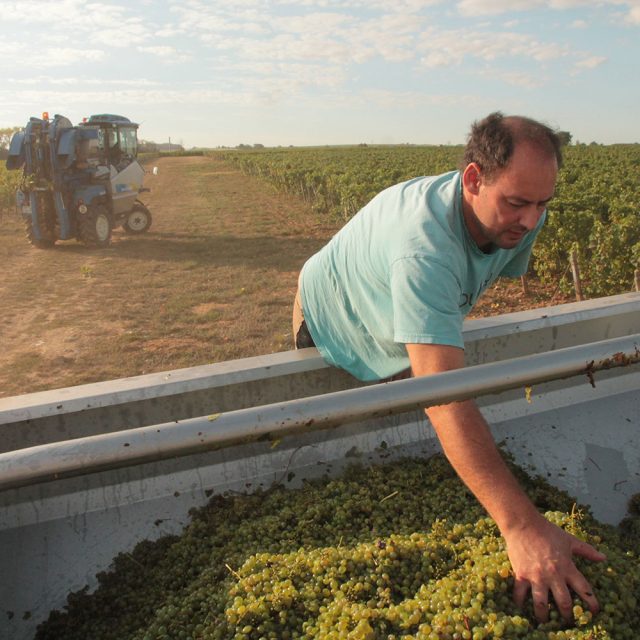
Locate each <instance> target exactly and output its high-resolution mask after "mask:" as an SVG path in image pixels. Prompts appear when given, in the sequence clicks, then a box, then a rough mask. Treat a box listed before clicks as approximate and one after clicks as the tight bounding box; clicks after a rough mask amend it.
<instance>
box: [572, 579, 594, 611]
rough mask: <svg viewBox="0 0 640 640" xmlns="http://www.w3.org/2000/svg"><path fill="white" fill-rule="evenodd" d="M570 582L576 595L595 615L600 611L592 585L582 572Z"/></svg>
mask: <svg viewBox="0 0 640 640" xmlns="http://www.w3.org/2000/svg"><path fill="white" fill-rule="evenodd" d="M568 582H569V586H570V587H571V588H572V589H573V591H574V593H575V594H576V595H577V596H578V597H579V598H580V599H581V600H582V601H583V602H584V603H585V604H586V605H587V607H588V608H589V611H591V613H592V614H593V615H595V614H596V613H598V611H600V604H599V603H598V600H597V598H596V597H595V595H594V593H593V589H592V588H591V585H590V584H589V582H588V581H587V579H586V578H585V577H584V576H583V575H582V574H581V573H580V572H577V575H576V576H574V577H573V578H571V579H570V580H569V581H568Z"/></svg>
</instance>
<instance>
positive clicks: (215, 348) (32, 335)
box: [0, 157, 335, 396]
mask: <svg viewBox="0 0 640 640" xmlns="http://www.w3.org/2000/svg"><path fill="white" fill-rule="evenodd" d="M157 165H158V167H159V172H158V175H157V176H154V175H151V174H149V175H148V176H147V178H146V180H145V184H146V186H149V187H150V188H151V189H152V191H151V193H148V194H144V196H143V198H142V199H143V200H144V202H145V203H146V204H147V205H148V207H149V209H150V210H151V211H152V215H153V224H152V227H151V229H150V231H149V232H148V233H147V234H144V235H143V236H127V235H126V234H124V233H123V232H122V230H116V231H115V232H114V239H113V244H112V246H111V247H110V248H108V249H106V250H96V249H87V248H85V247H83V246H82V245H80V244H79V243H77V242H75V241H72V240H70V241H65V242H60V243H58V245H56V247H55V248H54V249H53V250H46V251H43V250H38V249H35V248H32V247H30V246H29V245H28V244H27V243H26V240H25V239H24V234H23V231H22V226H21V223H20V222H19V221H18V220H17V219H16V218H15V217H12V218H10V219H9V220H8V221H7V220H5V221H3V224H2V228H1V229H0V256H1V257H2V263H3V278H2V281H1V282H0V304H2V308H3V314H2V317H3V321H2V326H1V327H0V345H1V346H2V349H1V351H0V396H8V395H16V394H20V393H26V392H30V391H35V390H41V389H47V388H58V387H63V386H70V385H74V384H81V383H84V382H90V381H97V380H104V379H112V378H116V377H125V376H130V375H137V374H141V373H148V372H150V371H159V370H168V369H173V368H180V367H184V366H194V365H198V364H204V363H207V362H211V361H220V360H226V359H232V358H238V357H244V356H248V355H257V354H260V353H269V352H273V351H278V350H283V349H288V348H289V345H290V328H289V317H290V305H291V301H292V299H293V295H294V293H295V283H296V277H297V273H298V271H299V268H300V266H301V265H302V264H303V262H304V260H305V259H306V258H307V257H308V256H309V255H311V254H312V253H313V252H314V251H315V250H317V248H319V247H320V246H321V245H322V244H323V243H324V242H325V241H326V239H327V238H328V237H329V236H330V235H331V234H332V233H333V232H334V231H335V228H332V227H331V226H323V225H321V224H319V223H318V221H317V218H316V217H315V216H314V215H313V214H312V213H311V211H310V210H309V208H308V207H307V206H306V205H305V204H304V203H301V202H299V201H298V200H296V199H294V198H289V197H287V196H282V195H279V194H277V193H275V192H274V191H273V190H272V189H270V188H269V187H268V186H267V185H265V184H263V183H261V182H260V181H257V180H255V179H252V178H248V177H246V176H244V175H242V174H241V173H239V172H238V171H235V170H233V169H231V168H229V167H228V166H226V165H224V164H223V163H221V162H219V161H216V160H212V159H210V158H201V157H188V158H163V159H161V160H160V161H159V162H157Z"/></svg>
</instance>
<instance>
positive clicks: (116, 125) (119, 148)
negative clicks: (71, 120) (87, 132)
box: [81, 114, 138, 173]
mask: <svg viewBox="0 0 640 640" xmlns="http://www.w3.org/2000/svg"><path fill="white" fill-rule="evenodd" d="M81 126H82V127H86V128H89V129H94V130H95V131H97V144H96V147H95V150H94V151H95V157H100V158H101V159H103V160H104V161H105V162H106V163H107V165H108V166H111V167H113V168H114V169H115V171H116V172H117V173H119V172H120V171H122V170H124V169H125V168H126V167H127V166H128V165H130V164H131V163H132V162H134V161H135V159H136V157H137V156H138V135H137V130H138V125H137V124H136V123H135V122H131V120H129V118H125V117H123V116H116V115H111V114H100V115H94V116H90V117H89V118H85V119H84V120H83V122H82V124H81Z"/></svg>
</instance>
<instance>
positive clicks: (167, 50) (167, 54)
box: [137, 45, 192, 62]
mask: <svg viewBox="0 0 640 640" xmlns="http://www.w3.org/2000/svg"><path fill="white" fill-rule="evenodd" d="M137 49H138V51H140V52H141V53H149V54H151V55H153V56H156V57H158V58H160V59H161V60H163V61H167V62H187V61H188V60H191V59H192V56H191V55H189V54H187V53H184V52H182V51H178V49H176V48H175V47H170V46H168V45H155V46H149V47H138V48H137Z"/></svg>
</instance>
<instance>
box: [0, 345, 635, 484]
mask: <svg viewBox="0 0 640 640" xmlns="http://www.w3.org/2000/svg"><path fill="white" fill-rule="evenodd" d="M638 362H640V334H635V335H631V336H625V337H623V338H615V339H611V340H604V341H601V342H594V343H590V344H585V345H579V346H574V347H568V348H565V349H559V350H557V351H548V352H544V353H541V354H537V355H528V356H524V357H519V358H513V359H511V360H503V361H500V362H493V363H489V364H482V365H477V366H473V367H467V368H464V369H457V370H455V371H448V372H445V373H441V374H437V375H433V376H428V377H423V378H411V379H408V380H400V381H397V382H390V383H386V384H379V385H373V386H367V387H362V388H358V389H350V390H346V391H338V392H335V393H328V394H324V395H320V396H312V397H308V398H302V399H298V400H291V401H288V402H282V403H276V404H269V405H263V406H259V407H252V408H248V409H240V410H237V411H230V412H226V413H221V414H216V415H212V416H205V417H201V418H192V419H188V420H183V421H175V422H169V423H164V424H158V425H153V426H147V427H140V428H135V429H129V430H123V431H118V432H115V433H106V434H100V435H95V436H88V437H83V438H77V439H74V440H67V441H63V442H56V443H51V444H46V445H39V446H35V447H30V448H27V449H19V450H16V451H11V452H7V453H3V454H0V490H4V489H9V488H16V487H20V486H26V485H30V484H35V483H38V482H47V481H52V480H57V479H59V478H64V477H67V476H73V475H83V474H87V473H92V472H96V471H101V470H106V469H114V468H118V467H124V466H130V465H135V464H141V463H145V462H153V461H157V460H162V459H166V458H174V457H179V456H186V455H190V454H194V453H201V452H204V451H210V450H216V449H222V448H224V447H230V446H232V445H238V444H244V443H249V442H255V441H259V440H266V441H269V440H276V439H280V438H282V437H283V436H285V435H288V434H292V433H296V432H301V431H311V430H318V429H327V428H329V427H334V426H338V425H341V424H346V423H349V422H355V421H358V420H362V419H364V418H376V417H382V416H387V415H390V414H394V413H402V412H405V411H410V410H415V409H419V408H423V407H428V406H433V405H438V404H446V403H449V402H453V401H459V400H465V399H469V398H475V397H478V396H482V395H487V394H495V393H500V392H502V391H507V390H509V389H514V388H518V387H524V386H531V385H534V384H538V383H542V382H547V381H551V380H557V379H562V378H569V377H572V376H576V375H583V376H585V383H591V384H593V385H595V379H594V373H595V372H597V371H600V370H603V369H610V368H614V367H620V366H626V365H631V364H635V363H638Z"/></svg>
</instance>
